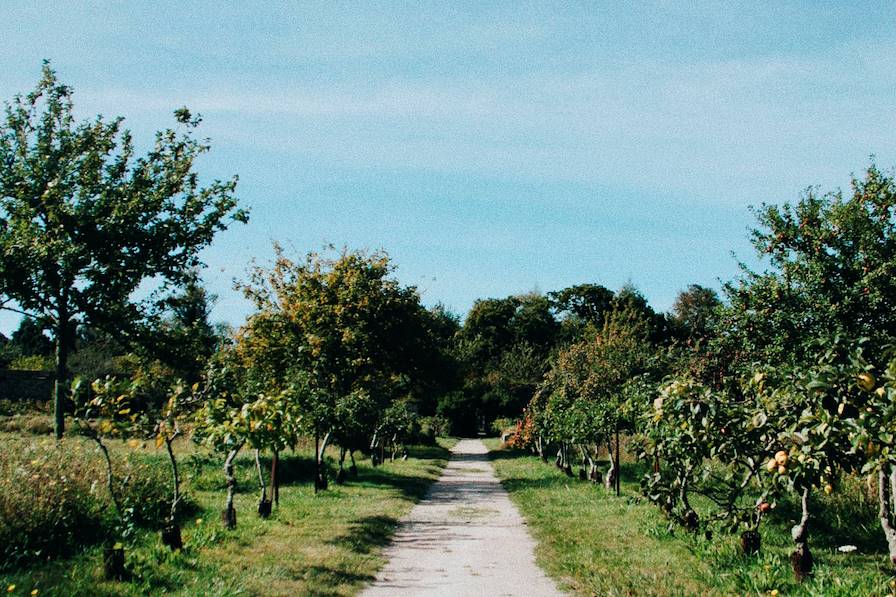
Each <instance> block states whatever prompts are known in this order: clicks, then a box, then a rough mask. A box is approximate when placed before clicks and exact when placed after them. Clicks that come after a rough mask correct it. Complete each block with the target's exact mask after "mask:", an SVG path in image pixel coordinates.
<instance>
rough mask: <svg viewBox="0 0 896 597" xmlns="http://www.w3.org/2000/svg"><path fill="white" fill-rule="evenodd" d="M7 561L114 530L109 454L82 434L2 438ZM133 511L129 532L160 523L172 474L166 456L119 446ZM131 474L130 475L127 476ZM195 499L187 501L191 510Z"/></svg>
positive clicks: (0, 492) (1, 530)
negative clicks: (39, 438) (37, 438)
mask: <svg viewBox="0 0 896 597" xmlns="http://www.w3.org/2000/svg"><path fill="white" fill-rule="evenodd" d="M0 447H2V449H3V452H4V458H3V459H2V460H0V569H5V568H10V567H23V566H30V565H34V564H37V563H39V562H40V561H45V560H47V559H50V558H53V557H56V556H62V555H66V554H70V553H72V552H73V551H75V550H76V549H77V548H78V547H81V546H85V545H91V544H96V543H98V542H100V541H102V540H104V539H106V538H107V537H109V536H110V535H111V534H112V533H113V532H114V530H115V525H116V523H117V521H116V519H115V516H114V512H113V510H114V509H113V508H112V503H111V499H110V497H109V491H108V488H107V485H106V476H105V469H104V464H103V462H102V458H101V457H100V456H99V455H98V454H97V453H96V450H95V449H94V448H93V447H92V446H91V445H90V444H88V443H86V442H84V441H83V440H81V439H76V438H71V439H69V440H66V441H65V443H63V444H62V445H61V446H59V447H57V445H56V443H55V442H51V441H33V440H32V441H25V440H19V439H7V438H4V439H3V440H2V445H0ZM113 463H114V467H115V478H116V480H117V481H118V482H119V483H120V489H119V492H120V495H121V496H122V505H123V508H124V510H125V513H126V527H127V528H126V529H125V535H126V536H127V535H129V533H128V531H131V532H133V530H134V529H136V528H137V527H144V528H147V527H148V528H159V527H161V525H162V523H163V522H164V520H165V516H166V514H167V512H168V509H169V508H170V504H169V497H170V496H169V493H170V487H169V485H170V482H169V477H168V472H167V469H166V468H165V464H164V462H163V461H162V460H161V459H157V458H154V457H152V456H150V455H140V454H134V453H128V455H127V456H125V457H122V455H121V453H120V452H118V453H115V454H113ZM122 480H126V482H122ZM191 506H193V507H195V504H192V503H190V502H188V503H186V504H185V507H184V509H183V510H182V512H183V513H185V514H186V513H187V512H188V511H189V510H190V508H191Z"/></svg>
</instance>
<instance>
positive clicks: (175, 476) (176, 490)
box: [162, 430, 184, 551]
mask: <svg viewBox="0 0 896 597" xmlns="http://www.w3.org/2000/svg"><path fill="white" fill-rule="evenodd" d="M178 435H180V432H179V431H177V430H175V432H174V435H172V436H171V437H168V436H165V449H166V450H167V451H168V460H169V461H170V462H171V484H172V486H173V487H172V492H173V494H174V495H172V496H171V512H170V513H169V515H168V524H167V525H165V528H163V529H162V543H163V544H165V545H167V546H168V547H169V548H170V549H171V550H172V551H175V550H178V549H183V547H184V542H183V539H182V538H181V534H180V527H179V526H178V524H177V507H178V506H179V505H180V498H181V495H180V473H179V472H178V470H177V459H176V458H175V457H174V449H173V448H172V446H171V445H172V444H173V443H174V438H176V437H177V436H178Z"/></svg>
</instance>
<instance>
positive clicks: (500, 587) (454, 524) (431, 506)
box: [362, 439, 562, 597]
mask: <svg viewBox="0 0 896 597" xmlns="http://www.w3.org/2000/svg"><path fill="white" fill-rule="evenodd" d="M487 454H488V450H487V449H486V447H485V445H484V444H483V443H482V442H481V441H480V440H477V439H465V440H461V441H460V442H458V443H457V445H456V446H455V447H454V448H453V449H452V450H451V460H450V462H449V463H448V466H447V467H446V468H445V470H444V472H443V473H442V476H441V477H440V478H439V480H438V481H436V483H435V484H434V485H433V486H432V488H431V490H430V492H429V493H428V494H427V496H426V497H425V498H424V499H423V500H422V501H421V502H420V503H419V504H417V505H416V506H414V508H413V510H411V512H410V514H409V515H408V516H407V517H406V518H404V519H403V520H402V521H401V523H400V524H399V526H398V529H397V531H396V533H395V536H394V537H393V539H392V543H391V544H390V545H389V546H388V547H387V548H386V549H385V551H384V552H383V555H384V557H386V559H387V560H388V563H387V564H386V566H385V567H384V568H383V569H382V570H381V571H380V572H379V574H377V577H376V580H375V581H374V583H373V584H372V585H371V586H370V587H368V588H367V589H366V590H365V591H364V592H363V593H362V595H363V596H364V597H377V596H386V595H388V596H392V595H446V596H447V595H451V596H473V595H476V596H479V595H488V596H490V597H499V596H502V595H521V596H522V595H526V596H529V597H539V596H559V595H562V593H561V592H560V591H559V590H558V589H557V587H556V585H555V584H554V582H553V581H552V580H551V579H549V578H548V577H547V576H546V575H545V574H544V572H542V571H541V569H540V568H538V566H537V565H536V564H535V554H534V549H535V542H534V541H533V540H532V538H531V537H530V536H529V533H528V531H527V530H526V526H525V525H526V523H525V521H524V520H523V518H522V516H521V515H520V513H519V511H518V510H517V508H516V506H514V505H513V503H511V501H510V498H509V496H508V495H507V492H506V491H505V490H504V488H503V487H502V486H501V483H500V482H499V481H498V478H497V477H496V476H495V473H494V469H493V468H492V464H491V462H489V460H488V455H487Z"/></svg>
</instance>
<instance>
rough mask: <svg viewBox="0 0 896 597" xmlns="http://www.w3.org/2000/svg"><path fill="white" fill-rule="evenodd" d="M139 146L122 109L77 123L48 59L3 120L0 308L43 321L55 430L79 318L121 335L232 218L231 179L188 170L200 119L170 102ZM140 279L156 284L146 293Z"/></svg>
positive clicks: (61, 417) (238, 214)
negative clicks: (143, 150) (0, 304)
mask: <svg viewBox="0 0 896 597" xmlns="http://www.w3.org/2000/svg"><path fill="white" fill-rule="evenodd" d="M175 120H176V125H177V130H175V129H167V130H164V131H161V132H158V133H157V134H156V137H155V143H154V145H153V147H152V148H151V149H150V151H149V152H148V153H147V154H146V155H144V156H140V157H138V156H137V150H136V148H135V146H134V141H133V140H132V138H131V134H130V133H129V132H128V131H127V130H126V129H124V128H123V119H122V118H115V119H112V120H107V119H104V118H103V117H101V116H98V117H96V118H94V119H92V120H87V121H83V122H76V121H75V117H74V114H73V104H72V89H71V87H69V86H67V85H64V84H62V83H60V82H59V81H58V80H57V77H56V73H55V72H54V71H53V70H52V69H51V68H50V66H49V64H48V63H45V64H44V67H43V76H42V78H41V80H40V82H39V83H38V85H37V87H36V88H35V89H34V91H32V92H31V93H29V94H27V95H25V96H16V97H15V98H13V100H12V102H11V103H9V104H7V106H6V114H5V118H4V119H3V121H2V123H0V256H2V257H0V295H2V297H3V298H4V299H5V303H4V306H5V308H7V309H11V310H14V311H16V312H18V313H21V314H22V315H24V316H26V317H31V318H35V319H38V320H40V321H41V322H45V323H47V324H49V325H50V327H51V328H52V330H53V336H54V338H53V341H54V343H55V353H56V368H55V377H56V386H55V421H56V435H57V437H61V436H62V433H63V430H64V426H65V401H66V392H67V389H68V382H67V377H68V357H69V353H70V351H71V347H72V338H71V335H72V330H73V329H74V328H75V327H76V326H75V323H76V322H77V323H86V324H89V325H91V326H93V327H96V328H100V329H104V330H107V331H108V332H109V333H112V334H115V335H117V336H119V337H133V338H134V339H136V337H137V336H138V335H139V334H136V333H135V332H136V330H139V329H140V326H139V324H140V323H141V322H143V321H144V320H145V318H146V317H147V314H149V313H151V312H152V311H153V307H154V305H156V304H157V301H158V300H162V299H163V298H164V296H165V294H166V291H167V290H168V289H169V288H171V287H172V286H177V285H179V284H180V283H181V282H183V281H184V280H186V278H187V277H188V276H189V272H190V271H191V269H192V268H195V267H196V266H198V265H200V261H199V253H200V252H201V251H202V249H204V248H205V247H207V246H208V245H209V244H210V243H211V242H212V239H213V238H214V236H215V234H216V233H218V232H219V231H221V230H224V229H226V228H227V227H228V226H229V224H230V223H231V222H234V221H238V222H245V221H246V220H247V215H246V212H245V211H243V210H241V209H238V208H237V203H236V199H235V198H234V195H233V194H234V189H235V186H236V179H235V178H234V179H232V180H229V181H213V182H211V183H209V184H207V185H202V184H201V183H200V180H199V175H198V174H197V173H196V171H195V169H194V165H195V162H196V160H197V159H198V158H199V157H200V156H201V155H202V154H204V153H205V152H207V151H208V149H209V146H208V145H207V144H206V143H205V142H202V141H199V140H197V139H196V138H195V137H194V136H193V132H194V130H195V129H196V127H197V126H198V125H199V122H200V118H199V117H196V116H193V115H192V114H191V113H190V112H189V111H188V110H187V109H186V108H182V109H179V110H177V111H175ZM147 281H152V282H153V283H156V282H158V290H157V291H156V292H155V293H152V294H151V295H150V296H149V297H147V298H146V299H144V300H140V301H138V300H135V298H134V296H135V294H134V293H135V291H137V290H138V289H139V288H141V286H142V285H144V283H146V282H147Z"/></svg>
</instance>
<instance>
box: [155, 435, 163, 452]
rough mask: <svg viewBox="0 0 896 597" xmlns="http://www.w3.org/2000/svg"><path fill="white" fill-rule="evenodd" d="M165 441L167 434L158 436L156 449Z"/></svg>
mask: <svg viewBox="0 0 896 597" xmlns="http://www.w3.org/2000/svg"><path fill="white" fill-rule="evenodd" d="M164 443H165V436H164V435H159V436H157V437H156V449H158V448H161V447H162V444H164Z"/></svg>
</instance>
